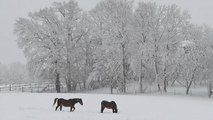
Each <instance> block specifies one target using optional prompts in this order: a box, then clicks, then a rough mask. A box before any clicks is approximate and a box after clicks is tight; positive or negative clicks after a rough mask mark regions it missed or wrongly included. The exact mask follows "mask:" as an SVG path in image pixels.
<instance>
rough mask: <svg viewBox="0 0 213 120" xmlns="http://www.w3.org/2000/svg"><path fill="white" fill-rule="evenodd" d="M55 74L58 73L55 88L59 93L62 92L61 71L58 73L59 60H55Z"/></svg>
mask: <svg viewBox="0 0 213 120" xmlns="http://www.w3.org/2000/svg"><path fill="white" fill-rule="evenodd" d="M55 69H56V70H55V75H56V80H55V88H56V91H57V93H60V92H61V82H60V73H58V70H57V69H58V61H57V60H56V61H55Z"/></svg>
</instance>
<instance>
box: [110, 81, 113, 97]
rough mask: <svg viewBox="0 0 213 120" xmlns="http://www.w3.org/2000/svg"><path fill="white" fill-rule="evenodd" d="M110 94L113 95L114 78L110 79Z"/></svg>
mask: <svg viewBox="0 0 213 120" xmlns="http://www.w3.org/2000/svg"><path fill="white" fill-rule="evenodd" d="M110 93H111V94H113V77H112V78H111V79H110Z"/></svg>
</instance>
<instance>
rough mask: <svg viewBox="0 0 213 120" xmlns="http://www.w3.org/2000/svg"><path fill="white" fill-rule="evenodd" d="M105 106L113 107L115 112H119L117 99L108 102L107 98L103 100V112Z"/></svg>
mask: <svg viewBox="0 0 213 120" xmlns="http://www.w3.org/2000/svg"><path fill="white" fill-rule="evenodd" d="M105 108H107V109H112V112H113V113H117V112H118V109H117V105H116V103H115V101H111V102H108V101H106V100H103V101H102V102H101V113H103V111H104V109H105Z"/></svg>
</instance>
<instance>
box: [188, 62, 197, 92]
mask: <svg viewBox="0 0 213 120" xmlns="http://www.w3.org/2000/svg"><path fill="white" fill-rule="evenodd" d="M196 69H197V66H196V67H195V68H194V70H193V71H192V77H191V80H190V82H189V84H187V88H186V94H187V95H188V94H189V89H190V88H191V85H192V83H193V81H194V76H195V72H196Z"/></svg>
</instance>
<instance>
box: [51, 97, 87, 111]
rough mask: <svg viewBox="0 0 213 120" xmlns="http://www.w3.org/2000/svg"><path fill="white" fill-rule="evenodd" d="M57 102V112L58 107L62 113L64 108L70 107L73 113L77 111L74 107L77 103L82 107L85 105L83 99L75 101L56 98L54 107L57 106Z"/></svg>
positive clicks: (75, 99)
mask: <svg viewBox="0 0 213 120" xmlns="http://www.w3.org/2000/svg"><path fill="white" fill-rule="evenodd" d="M56 102H57V106H56V108H55V110H57V109H58V107H60V111H61V110H62V106H64V107H70V112H72V111H74V110H75V107H74V106H75V104H76V103H80V104H81V105H83V102H82V99H81V98H74V99H68V100H65V99H63V98H55V100H54V103H53V106H54V105H55V103H56Z"/></svg>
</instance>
